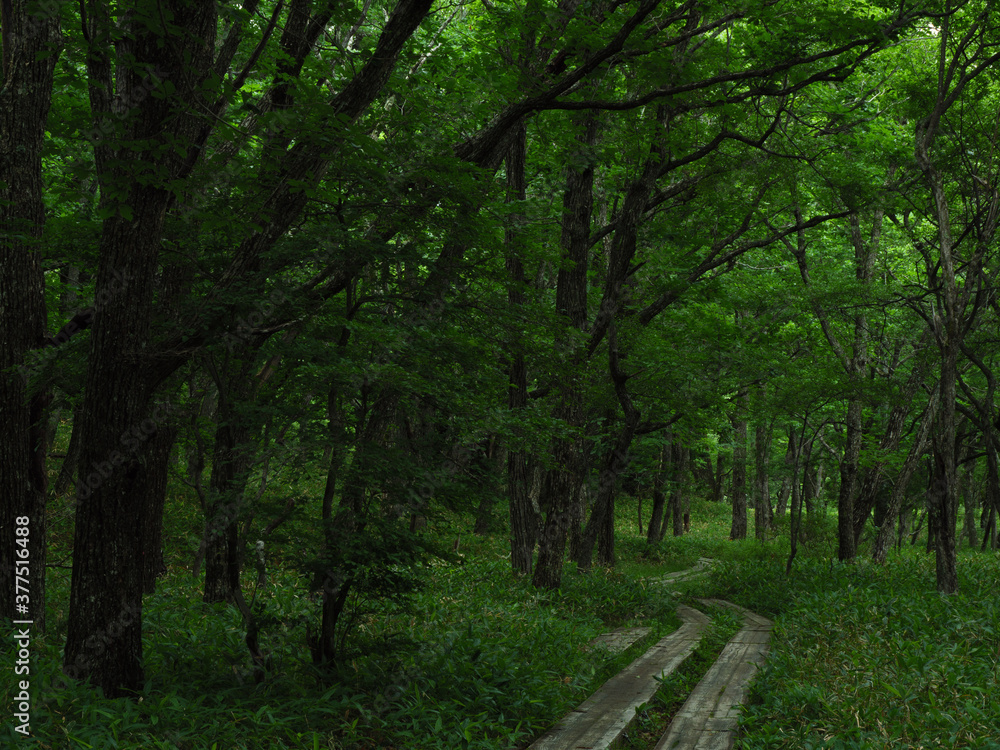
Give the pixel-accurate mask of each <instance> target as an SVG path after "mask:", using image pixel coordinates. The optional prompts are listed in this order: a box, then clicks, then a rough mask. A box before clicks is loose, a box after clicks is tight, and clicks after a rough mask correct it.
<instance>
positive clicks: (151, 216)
mask: <svg viewBox="0 0 1000 750" xmlns="http://www.w3.org/2000/svg"><path fill="white" fill-rule="evenodd" d="M88 4H89V6H90V7H89V9H88V14H87V15H88V23H87V26H88V28H87V37H88V39H89V47H88V54H87V73H88V79H89V84H90V94H91V111H92V113H93V117H94V127H95V133H96V134H97V135H96V136H95V160H96V164H97V172H98V180H99V182H100V185H101V192H102V201H103V202H102V209H103V210H104V211H106V212H108V214H110V215H109V216H108V218H106V219H105V220H104V224H103V229H102V234H101V239H100V244H99V261H98V271H97V287H96V296H97V299H98V300H102V302H103V304H102V305H100V306H98V307H97V308H96V310H95V313H94V317H93V324H92V335H91V341H90V356H89V359H88V369H87V377H86V392H85V396H84V407H83V433H82V439H83V441H84V445H83V452H82V456H81V458H82V468H81V469H80V472H79V474H80V477H81V480H80V483H79V484H78V486H77V494H78V498H79V501H80V504H79V505H78V510H77V516H76V530H75V535H74V542H73V578H72V584H71V593H70V614H69V623H68V628H67V636H66V649H65V659H64V665H65V668H66V671H67V672H68V673H70V674H71V675H74V676H79V677H83V678H89V679H90V680H91V681H92V683H93V684H94V686H96V687H100V688H102V689H103V690H104V693H105V695H107V696H109V697H116V696H120V695H124V694H129V693H131V692H132V691H136V690H138V689H140V687H141V685H142V683H143V670H142V570H143V567H142V564H141V560H142V555H141V550H140V549H139V545H140V544H141V542H142V533H141V532H142V516H143V513H144V508H143V505H142V500H141V495H140V493H139V492H138V485H137V480H138V477H139V473H140V468H139V466H138V463H137V460H138V455H137V454H138V452H139V451H140V449H141V448H140V446H141V445H142V443H144V442H145V441H146V440H147V439H148V438H149V436H150V435H151V434H153V433H154V432H155V431H156V428H157V426H158V424H159V423H160V422H161V421H162V419H163V418H164V417H163V416H162V415H160V414H158V413H157V412H154V413H152V414H150V413H149V412H148V404H149V397H150V393H149V383H148V382H147V380H146V372H145V365H146V360H145V358H144V352H145V351H146V350H147V347H148V344H149V329H150V319H151V311H152V302H153V280H154V278H155V277H156V271H157V257H158V253H159V249H160V238H161V236H162V232H163V221H164V216H165V214H166V211H167V207H168V205H169V204H170V202H171V200H172V199H173V193H172V192H171V190H170V189H169V188H168V186H167V185H166V184H165V183H166V182H167V181H168V180H169V179H171V178H181V177H182V176H183V175H184V174H186V170H188V169H189V168H190V167H189V163H188V154H187V152H186V151H184V152H183V153H177V150H176V149H174V148H173V145H174V144H176V143H189V142H191V141H192V140H193V139H194V138H195V136H196V133H197V132H198V130H199V129H200V128H201V122H200V120H198V119H196V118H195V117H194V116H193V115H192V112H194V111H197V112H198V113H199V114H198V118H200V117H201V114H200V113H201V110H200V109H199V108H198V107H197V106H194V107H191V106H190V105H189V102H190V101H191V100H198V101H201V100H203V95H202V93H201V89H200V85H199V82H200V81H201V79H202V78H203V76H205V75H206V71H208V70H210V69H211V67H212V64H211V63H212V61H211V55H212V54H213V51H214V39H215V31H216V21H217V18H216V7H215V5H214V4H211V3H199V4H196V5H194V6H189V5H187V4H184V5H183V7H181V6H175V5H172V4H170V3H167V5H166V6H164V8H163V12H164V14H167V15H168V16H169V17H171V18H172V19H173V20H172V23H173V24H174V27H173V28H175V29H176V36H174V37H172V38H174V39H175V40H181V41H179V42H177V43H176V44H167V43H165V42H164V37H163V36H162V33H163V29H162V26H161V25H160V24H150V23H147V19H146V18H145V17H140V16H139V15H137V16H133V17H128V18H127V19H125V20H121V21H120V23H121V24H124V26H119V28H114V26H113V22H112V19H111V18H110V17H109V15H108V14H109V10H108V9H107V7H105V6H102V5H100V4H98V3H88ZM112 35H115V37H116V38H119V39H121V40H124V41H123V42H122V44H124V45H125V47H124V48H120V49H119V57H118V63H117V66H116V65H115V63H114V62H113V61H112V52H111V46H112V41H111V39H112ZM122 60H127V62H122ZM150 71H156V76H157V78H156V79H153V78H152V77H151V75H150ZM113 75H114V76H116V77H117V80H116V81H115V82H114V85H112V80H113ZM164 79H169V80H171V81H172V82H174V85H175V87H176V92H175V93H172V94H166V95H164V96H151V95H150V87H156V86H158V85H159V82H160V81H161V80H164ZM112 91H115V92H116V93H117V94H118V99H115V100H114V101H113V100H112V98H111V97H112ZM118 101H125V102H134V103H135V106H134V107H133V108H132V110H131V112H130V117H128V118H126V119H125V120H124V121H122V120H121V119H120V118H117V117H116V116H115V107H117V106H118V104H117V103H116V102H118ZM181 101H183V102H185V107H189V108H188V109H187V110H186V111H185V110H184V109H183V108H179V102H181ZM202 103H203V101H202ZM119 138H124V139H125V140H126V141H128V142H129V143H130V145H129V147H128V148H119V144H120V143H121V142H122V141H121V140H119ZM134 144H141V145H139V146H136V145H134ZM154 165H155V167H154ZM154 169H155V170H156V173H157V174H162V175H163V177H162V178H158V177H154V174H153V170H154ZM95 642H98V643H102V644H103V643H105V642H106V643H107V645H106V646H102V647H101V648H95V647H94V645H93V644H94V643H95Z"/></svg>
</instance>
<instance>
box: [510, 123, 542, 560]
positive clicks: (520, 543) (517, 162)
mask: <svg viewBox="0 0 1000 750" xmlns="http://www.w3.org/2000/svg"><path fill="white" fill-rule="evenodd" d="M526 148H527V131H526V130H525V129H524V127H523V126H521V127H519V128H518V130H517V133H516V138H515V139H514V142H513V143H512V144H511V146H510V150H509V152H508V154H507V199H508V201H519V200H524V197H525V194H526V193H525V191H526V190H527V182H526V179H525V174H524V169H525V158H526V153H525V150H526ZM517 220H518V219H517V217H516V216H512V217H511V225H510V226H508V228H507V231H506V238H505V244H506V246H507V273H508V274H509V276H510V278H509V284H510V286H509V288H508V292H507V301H508V302H509V303H510V306H511V308H512V309H514V310H520V309H523V307H524V303H525V294H524V285H525V283H526V278H525V273H524V263H523V260H522V248H521V240H520V237H519V233H518V231H519V230H518V228H517V226H516V223H517ZM509 358H510V365H509V375H508V378H509V380H508V390H507V408H508V409H510V410H511V411H512V412H514V413H515V414H516V413H518V412H522V413H523V411H524V409H525V408H526V407H527V405H528V371H527V365H526V363H525V359H524V342H523V341H522V340H521V338H520V335H519V334H518V333H513V334H512V335H511V346H510V354H509ZM507 492H508V495H509V505H510V534H511V537H510V545H511V548H510V551H511V555H510V564H511V567H512V568H513V570H514V573H516V574H518V575H528V574H530V573H531V569H532V562H533V558H534V551H535V542H536V537H537V533H536V529H537V528H538V525H537V520H536V517H535V512H534V508H533V507H532V504H531V498H530V497H529V494H528V463H527V456H526V454H525V453H524V451H523V450H518V449H512V450H510V452H509V453H508V456H507Z"/></svg>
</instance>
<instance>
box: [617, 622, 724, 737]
mask: <svg viewBox="0 0 1000 750" xmlns="http://www.w3.org/2000/svg"><path fill="white" fill-rule="evenodd" d="M698 606H699V607H701V609H702V611H704V612H705V613H706V614H708V615H709V616H710V617H711V618H712V623H711V625H709V626H708V628H706V629H705V632H704V633H703V635H702V638H701V640H700V641H699V642H698V645H697V646H696V647H695V649H694V651H693V652H692V653H691V655H690V656H689V657H688V658H687V659H685V660H684V661H683V662H681V664H680V665H679V666H678V667H677V669H675V670H674V671H673V672H671V673H670V674H669V675H667V676H666V677H665V678H664V679H663V680H662V681H661V683H660V686H659V688H657V691H656V694H655V695H654V696H653V698H652V700H650V701H649V703H647V704H644V705H642V706H640V707H639V709H638V710H637V711H636V715H635V718H634V719H633V720H632V722H631V723H630V724H629V726H628V728H627V729H626V730H625V733H624V734H623V735H622V736H621V737H620V738H619V739H618V740H617V741H616V742H615V743H613V744H612V746H611V747H612V750H651V748H653V747H654V746H655V745H656V743H657V742H659V741H660V738H661V737H662V736H663V735H664V734H665V733H666V731H667V728H668V727H669V726H670V722H671V720H672V719H673V717H674V715H675V714H676V713H677V712H678V711H679V710H680V708H681V706H683V705H684V702H685V701H686V700H687V698H688V696H689V695H690V694H691V691H692V690H694V688H695V686H697V684H698V682H699V681H700V680H701V678H702V677H704V676H705V673H706V672H708V670H709V668H710V667H711V666H712V664H714V663H715V660H716V659H718V658H719V654H721V653H722V649H724V648H725V646H726V644H727V643H728V642H729V640H730V639H731V638H732V637H733V636H734V635H736V633H737V632H738V631H739V630H740V629H741V628H742V627H743V618H742V617H741V616H740V615H739V614H738V613H737V612H735V611H733V610H731V609H727V608H724V607H705V606H704V605H701V604H699V605H698Z"/></svg>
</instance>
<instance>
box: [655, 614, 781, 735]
mask: <svg viewBox="0 0 1000 750" xmlns="http://www.w3.org/2000/svg"><path fill="white" fill-rule="evenodd" d="M699 601H702V602H703V603H705V604H716V605H720V606H728V607H730V608H732V609H736V610H737V611H739V612H741V613H742V615H743V618H744V623H745V626H744V627H743V628H742V629H741V630H740V631H739V632H738V633H737V634H736V635H735V636H734V637H733V638H732V639H731V640H730V641H729V643H727V644H726V646H725V648H723V650H722V653H721V654H719V658H718V659H717V660H716V661H715V663H714V664H713V665H712V666H711V667H710V668H709V670H708V672H706V673H705V676H704V677H703V678H702V680H701V682H699V683H698V685H697V686H696V687H695V689H694V690H693V691H692V692H691V695H690V696H688V699H687V701H686V702H685V703H684V705H683V706H682V707H681V709H680V711H678V712H677V715H676V716H675V717H674V720H673V721H672V722H671V723H670V727H669V728H668V729H667V732H666V734H665V735H664V736H663V737H662V738H661V739H660V741H659V742H658V743H657V745H656V747H655V748H654V750H729V748H731V747H732V745H733V742H734V739H735V730H736V725H737V722H738V720H739V707H740V705H741V704H742V703H743V701H744V699H745V698H746V695H747V691H748V690H749V686H750V682H751V681H752V680H753V678H754V676H755V675H756V673H757V669H758V668H759V665H760V664H761V663H762V662H763V660H764V657H765V655H766V653H767V648H768V640H769V638H770V634H771V622H770V620H768V619H766V618H764V617H760V616H759V615H756V614H754V613H753V612H750V611H749V610H746V609H743V608H742V607H737V606H736V605H735V604H730V603H729V602H723V601H721V600H715V599H713V600H707V599H701V600H699Z"/></svg>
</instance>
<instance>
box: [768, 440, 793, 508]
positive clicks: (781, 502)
mask: <svg viewBox="0 0 1000 750" xmlns="http://www.w3.org/2000/svg"><path fill="white" fill-rule="evenodd" d="M795 440H796V438H795V428H794V427H789V428H788V449H787V450H786V451H785V469H784V471H785V476H784V477H783V478H782V480H781V489H780V490H779V491H778V500H777V502H776V503H775V506H774V512H775V515H777V516H779V517H781V516H784V515H785V508H786V506H787V504H788V498H789V497H790V496H791V494H792V486H793V485H794V484H795V482H796V480H795V479H793V478H792V477H791V471H792V469H793V468H795V469H796V470H797V468H798V467H797V466H796V460H797V454H798V451H797V448H796V446H795Z"/></svg>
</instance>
